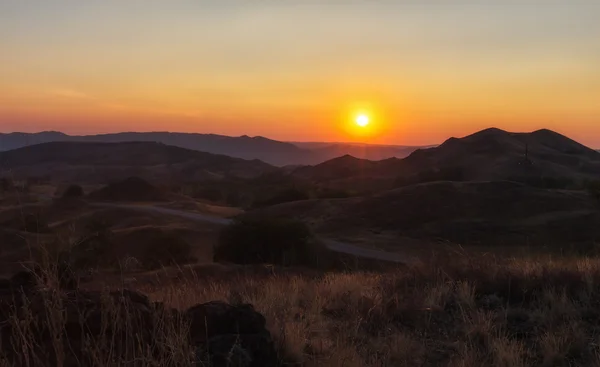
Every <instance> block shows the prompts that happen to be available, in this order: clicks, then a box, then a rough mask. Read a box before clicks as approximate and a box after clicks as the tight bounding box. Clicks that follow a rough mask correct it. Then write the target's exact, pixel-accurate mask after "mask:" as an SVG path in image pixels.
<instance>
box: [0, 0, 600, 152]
mask: <svg viewBox="0 0 600 367" xmlns="http://www.w3.org/2000/svg"><path fill="white" fill-rule="evenodd" d="M598 14H600V3H597V2H596V3H593V2H590V1H584V0H580V1H555V2H552V3H544V4H543V5H540V4H539V3H538V2H535V1H519V2H517V1H506V2H502V3H487V4H466V3H464V2H454V4H450V3H444V4H443V5H441V4H434V3H433V2H412V1H409V2H403V3H401V4H398V3H396V4H391V3H389V4H388V3H385V4H384V3H380V2H359V1H347V2H345V3H344V4H337V5H334V4H328V5H325V4H322V5H316V4H308V3H303V4H299V3H292V2H267V3H259V2H248V1H223V2H215V1H195V2H191V1H177V2H160V3H159V2H155V1H148V2H140V1H131V2H121V1H112V0H107V1H102V2H100V1H97V2H93V1H90V2H86V3H80V2H75V1H56V2H46V1H29V2H3V3H0V48H1V49H2V50H3V53H2V65H3V66H2V68H0V132H10V131H24V132H36V131H42V130H58V131H62V132H65V133H68V134H76V135H79V134H96V133H107V132H119V131H181V132H197V133H215V134H224V135H231V136H240V135H249V136H265V137H268V138H271V139H276V140H282V141H316V142H319V141H340V142H344V141H354V142H356V141H361V142H365V143H377V144H398V145H429V144H437V143H441V142H442V141H444V140H445V139H446V138H448V137H450V136H458V137H460V136H465V135H468V134H470V133H473V132H475V131H477V130H481V129H484V128H487V127H491V126H494V127H498V128H501V129H504V130H508V131H533V130H536V129H539V128H549V129H552V130H555V131H558V132H560V133H563V134H565V135H567V136H569V137H571V138H573V139H576V140H578V141H580V142H582V143H583V144H586V145H588V146H590V147H594V148H600V123H599V122H600V103H598V101H599V100H600V73H598V70H597V66H598V65H600V23H599V22H597V15H598ZM358 111H366V112H367V113H368V114H369V115H370V117H371V118H372V124H371V127H369V129H364V130H360V129H356V127H355V126H354V125H352V121H350V120H351V119H352V117H351V116H352V115H353V114H355V113H357V112H358Z"/></svg>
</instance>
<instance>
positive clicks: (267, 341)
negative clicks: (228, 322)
mask: <svg viewBox="0 0 600 367" xmlns="http://www.w3.org/2000/svg"><path fill="white" fill-rule="evenodd" d="M197 358H198V361H197V362H198V363H204V364H199V365H201V366H203V365H206V364H208V365H209V366H213V367H274V366H277V365H278V358H277V351H276V350H275V346H274V343H273V340H272V339H271V335H270V334H269V332H267V331H266V330H265V331H263V332H261V333H258V334H242V335H235V334H227V335H219V336H215V337H212V338H210V339H209V340H208V343H206V344H205V345H203V346H202V347H201V348H199V353H198V355H197Z"/></svg>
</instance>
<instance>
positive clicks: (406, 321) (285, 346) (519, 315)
mask: <svg viewBox="0 0 600 367" xmlns="http://www.w3.org/2000/svg"><path fill="white" fill-rule="evenodd" d="M135 288H136V290H137V291H140V292H143V293H145V294H147V295H148V296H149V297H150V298H151V299H152V300H154V301H160V302H164V303H165V304H166V305H168V306H171V307H175V308H178V309H186V308H187V307H190V306H192V305H194V304H197V303H202V302H207V301H214V300H222V301H227V302H230V303H245V302H247V303H252V304H253V305H254V306H255V308H256V309H257V310H258V311H259V312H261V313H263V314H264V315H265V316H266V318H267V321H268V327H269V329H270V331H271V333H272V334H273V336H274V337H275V339H276V341H277V344H278V348H279V351H280V356H281V363H282V365H297V366H332V367H333V366H348V367H352V366H465V367H469V366H506V367H509V366H600V345H599V343H600V259H595V258H583V259H582V258H578V259H565V258H562V259H555V260H553V259H547V258H546V259H543V260H532V259H504V260H499V259H496V258H487V257H476V258H470V257H468V256H462V257H460V258H457V259H452V260H451V261H450V260H447V259H446V261H445V263H444V264H436V263H435V262H432V263H429V264H421V265H419V266H414V267H411V268H404V269H397V270H390V271H385V272H351V273H335V274H334V273H317V272H312V273H311V274H303V273H301V272H297V271H296V272H294V273H290V272H287V271H274V273H273V274H272V275H270V276H265V275H264V274H262V275H256V274H252V273H248V274H243V273H241V274H238V275H236V276H232V277H228V278H227V279H222V280H218V279H215V278H207V277H204V276H193V275H189V274H188V275H187V276H184V277H182V276H179V277H178V279H177V280H176V281H169V282H167V281H161V282H155V283H154V284H150V283H149V282H142V281H140V282H139V284H138V285H137V286H135ZM49 307H50V306H49ZM57 315H60V313H59V312H58V313H57ZM57 317H59V316H57ZM48 322H52V323H60V320H58V319H57V320H48ZM183 327H185V326H183ZM161 333H163V335H161V336H160V337H161V339H163V340H165V343H167V344H169V345H170V347H169V350H173V351H176V350H178V348H179V346H181V348H184V344H185V342H184V340H183V339H185V338H182V335H183V334H185V332H183V331H182V329H181V327H178V328H165V329H164V330H162V331H161ZM170 333H172V335H171V334H170ZM99 351H100V349H99ZM99 353H100V352H99ZM179 353H180V354H181V356H180V357H178V358H177V359H172V358H173V357H170V358H171V360H169V361H168V363H167V362H166V361H165V362H162V361H158V360H155V361H153V362H152V363H150V362H147V363H148V364H145V365H182V366H183V365H189V364H188V363H189V359H187V358H188V357H187V356H189V351H187V350H186V351H185V352H184V353H182V352H181V351H180V352H179ZM97 360H98V361H109V360H110V358H107V357H106V356H102V355H99V356H98V359H97ZM186 361H187V362H186ZM98 365H99V366H100V365H102V366H105V365H111V366H112V365H118V364H111V363H104V362H102V363H100V362H99V364H98Z"/></svg>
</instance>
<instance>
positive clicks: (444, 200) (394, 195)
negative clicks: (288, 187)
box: [249, 181, 600, 246]
mask: <svg viewBox="0 0 600 367" xmlns="http://www.w3.org/2000/svg"><path fill="white" fill-rule="evenodd" d="M263 214H266V215H274V216H278V217H279V216H291V217H295V218H298V219H302V220H305V221H307V222H308V223H310V224H311V225H312V226H313V228H314V229H315V230H316V231H317V232H322V233H329V234H347V235H351V234H352V233H362V232H369V231H373V230H375V231H390V232H392V233H395V234H396V235H398V236H403V237H410V238H421V239H441V240H445V241H451V242H454V243H460V244H484V245H507V246H510V245H514V246H519V245H521V246H522V245H527V244H530V245H552V244H561V245H564V244H571V243H581V242H586V243H590V242H593V241H594V240H595V239H597V238H600V228H598V225H597V223H598V222H599V221H600V212H599V211H598V209H597V207H596V204H595V202H594V201H592V200H591V198H589V197H588V196H587V194H586V193H584V192H578V191H567V190H545V189H538V188H534V187H530V186H526V185H523V184H519V183H514V182H505V181H504V182H468V183H466V182H433V183H425V184H419V185H413V186H408V187H403V188H400V189H396V190H392V191H387V192H383V193H380V194H377V195H373V196H368V197H361V198H349V199H335V200H311V201H304V202H297V203H288V204H281V205H277V206H273V207H270V208H266V209H264V210H258V211H255V212H253V213H250V214H249V215H263Z"/></svg>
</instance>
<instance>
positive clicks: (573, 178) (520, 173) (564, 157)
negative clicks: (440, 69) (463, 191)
mask: <svg viewBox="0 0 600 367" xmlns="http://www.w3.org/2000/svg"><path fill="white" fill-rule="evenodd" d="M294 174H295V175H298V176H300V177H303V178H305V179H308V180H312V181H315V182H319V183H322V184H327V185H331V186H334V187H339V188H353V189H364V190H365V191H369V190H368V189H369V185H372V190H371V191H373V190H376V189H382V188H387V189H391V188H394V187H398V186H405V185H410V184H415V183H420V182H430V181H440V180H451V181H494V180H509V181H518V182H523V183H527V184H530V185H533V186H539V187H554V188H561V187H575V186H578V185H581V184H582V182H584V181H585V180H590V179H598V178H600V153H599V152H597V151H595V150H593V149H590V148H588V147H586V146H584V145H582V144H579V143H577V142H575V141H574V140H572V139H569V138H568V137H565V136H563V135H561V134H558V133H556V132H553V131H550V130H538V131H534V132H531V133H511V132H507V131H503V130H500V129H495V128H492V129H486V130H483V131H480V132H477V133H475V134H472V135H469V136H466V137H463V138H450V139H448V140H446V141H445V142H444V143H443V144H441V145H440V146H438V147H433V148H428V149H418V150H416V151H414V152H413V153H412V154H410V155H409V156H408V157H406V158H403V159H393V158H392V159H386V160H382V161H377V162H369V161H365V160H360V159H357V158H354V157H349V156H347V157H342V158H338V159H334V160H330V161H327V162H324V163H322V164H319V165H316V166H312V167H300V168H297V169H296V170H295V171H294Z"/></svg>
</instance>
